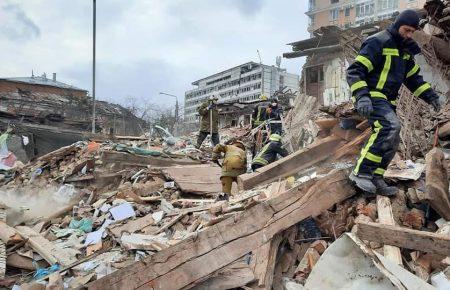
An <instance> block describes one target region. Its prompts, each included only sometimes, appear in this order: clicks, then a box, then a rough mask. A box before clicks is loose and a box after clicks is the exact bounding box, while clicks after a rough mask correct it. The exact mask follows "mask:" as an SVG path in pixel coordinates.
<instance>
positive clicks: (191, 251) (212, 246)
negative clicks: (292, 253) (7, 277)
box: [88, 170, 354, 290]
mask: <svg viewBox="0 0 450 290" xmlns="http://www.w3.org/2000/svg"><path fill="white" fill-rule="evenodd" d="M353 194H354V188H353V186H351V185H350V183H349V181H348V172H347V171H346V170H339V171H334V172H332V173H330V174H329V175H327V176H325V177H323V178H320V179H313V180H310V181H308V182H305V183H303V184H301V185H299V186H297V187H295V188H292V189H290V190H289V191H287V192H285V193H282V194H280V195H279V196H277V197H275V198H273V199H271V200H268V201H266V202H261V203H259V204H257V205H255V206H253V207H251V208H249V209H247V210H245V211H243V212H241V213H238V214H236V215H235V216H234V217H233V218H228V219H225V220H223V221H221V222H219V223H217V224H216V225H214V226H211V227H208V228H206V229H205V230H203V231H201V232H199V233H198V234H197V235H196V236H195V237H189V238H186V239H184V240H182V241H181V242H179V243H178V244H175V245H173V246H171V247H169V248H167V249H164V250H162V251H160V252H157V253H155V254H154V255H152V256H149V257H146V258H145V259H144V261H139V262H136V263H134V264H132V265H131V266H129V267H126V268H124V269H120V270H118V271H116V272H114V273H112V274H110V275H107V276H105V277H103V278H101V279H99V280H97V281H94V282H92V283H90V284H89V285H88V287H89V289H111V290H113V289H148V288H150V287H153V288H155V289H163V288H164V289H180V288H183V287H186V288H189V287H193V286H195V283H197V282H196V281H198V280H199V279H201V278H202V277H206V276H208V275H210V274H211V273H213V272H215V271H217V270H219V269H221V268H223V267H225V266H227V265H229V264H231V263H233V262H234V261H236V260H237V259H239V258H240V257H243V256H245V255H246V254H247V253H249V252H251V251H253V250H255V249H257V248H258V247H260V246H262V245H263V244H265V243H267V241H268V240H270V239H271V238H272V237H274V236H275V235H276V234H277V233H279V232H281V231H283V230H285V229H287V228H289V227H291V226H292V225H295V224H297V223H298V222H299V221H301V220H303V219H305V218H307V217H309V216H317V215H319V214H320V213H321V212H322V211H324V210H326V209H328V208H330V207H331V206H333V205H334V204H335V203H337V202H341V201H343V200H344V199H346V198H348V197H350V196H352V195H353Z"/></svg>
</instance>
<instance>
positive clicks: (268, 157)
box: [252, 134, 289, 171]
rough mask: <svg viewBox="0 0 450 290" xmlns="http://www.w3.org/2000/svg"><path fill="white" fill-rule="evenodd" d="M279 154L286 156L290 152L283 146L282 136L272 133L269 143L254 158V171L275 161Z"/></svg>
mask: <svg viewBox="0 0 450 290" xmlns="http://www.w3.org/2000/svg"><path fill="white" fill-rule="evenodd" d="M277 155H280V156H282V157H286V156H288V155H289V152H288V151H287V150H286V149H284V148H283V147H282V143H281V136H280V135H278V134H272V135H270V137H269V143H267V144H266V145H264V147H263V148H262V149H261V151H260V152H259V153H258V154H257V155H256V157H255V158H254V159H253V161H252V169H253V171H254V170H256V169H258V168H261V167H263V166H266V165H267V164H270V163H272V162H274V161H275V160H276V159H277Z"/></svg>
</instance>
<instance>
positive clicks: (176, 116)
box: [159, 92, 179, 123]
mask: <svg viewBox="0 0 450 290" xmlns="http://www.w3.org/2000/svg"><path fill="white" fill-rule="evenodd" d="M159 94H160V95H166V96H169V97H173V98H175V100H176V103H175V122H176V123H178V113H179V112H178V110H179V107H178V97H177V96H175V95H172V94H168V93H164V92H159Z"/></svg>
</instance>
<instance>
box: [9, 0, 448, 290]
mask: <svg viewBox="0 0 450 290" xmlns="http://www.w3.org/2000/svg"><path fill="white" fill-rule="evenodd" d="M439 3H440V4H439ZM449 3H450V2H448V1H447V2H445V4H444V3H443V2H441V1H435V0H433V1H427V4H426V6H425V10H426V11H428V13H429V14H428V16H427V18H428V20H429V21H428V23H427V25H428V26H427V27H428V28H427V29H424V30H423V33H425V34H427V35H423V33H422V34H421V35H418V36H417V37H418V38H419V37H420V39H421V42H420V43H421V46H422V51H423V52H424V58H425V60H424V61H425V62H427V63H428V64H430V66H431V67H432V68H433V69H436V70H438V71H439V72H444V71H445V72H447V71H448V63H445V65H442V66H439V67H436V63H439V61H440V60H446V54H448V51H447V52H446V51H445V50H442V48H443V47H444V48H445V47H446V46H445V44H442V41H443V40H444V39H445V40H447V39H448V37H449V35H448V17H450V15H449V13H448V12H449V7H448V5H449ZM442 5H447V6H442ZM430 11H431V12H430ZM381 24H382V25H381V27H386V26H387V25H388V24H389V20H384V21H382V22H381ZM435 28H439V30H436V29H435ZM321 31H322V32H323V33H324V35H325V36H324V39H327V40H326V42H333V43H331V45H332V46H333V47H334V46H335V45H338V46H339V47H340V48H339V51H341V52H342V56H343V58H342V60H344V58H345V59H348V60H350V59H353V58H354V57H355V53H356V51H357V49H358V48H359V46H360V45H361V41H362V40H363V37H365V36H366V35H363V34H361V31H360V29H359V30H358V29H353V28H352V29H349V30H344V31H341V30H340V29H338V28H331V27H328V28H323V29H322V30H321ZM327 35H328V36H330V35H331V36H332V37H329V38H328V37H327ZM317 39H318V37H314V38H313V39H312V40H311V41H307V43H305V42H299V43H297V44H294V47H296V49H297V50H296V51H294V52H293V53H290V54H289V55H290V56H292V57H295V56H296V55H299V54H303V53H304V51H303V50H302V47H303V46H304V45H311V43H312V42H314V41H315V40H317ZM444 42H445V41H444ZM447 44H448V43H447ZM316 46H317V47H316ZM314 47H315V48H314V49H316V48H317V49H318V52H317V53H318V54H317V55H318V57H317V58H316V59H313V58H309V59H308V64H311V65H312V64H314V63H317V62H319V61H320V59H321V57H322V56H323V57H326V56H324V51H328V49H330V47H328V48H326V49H325V50H323V49H324V47H322V46H319V43H315V44H314ZM333 47H331V48H333ZM308 49H310V48H305V49H304V50H305V51H306V50H308ZM431 52H433V53H431ZM434 52H436V53H434ZM339 75H340V76H339V77H337V79H340V78H341V77H342V75H341V74H339ZM441 78H445V80H446V81H447V82H448V75H447V76H446V75H444V74H442V75H441ZM302 86H306V88H305V90H302V88H300V91H302V92H303V93H300V94H299V95H298V96H297V97H295V96H293V97H295V98H292V102H291V103H290V104H289V106H288V107H287V110H286V112H285V113H284V115H283V118H281V122H282V125H283V129H284V132H283V133H282V140H283V143H284V146H285V147H286V149H287V151H289V152H290V155H288V156H286V157H284V158H281V159H278V160H276V161H274V162H273V163H270V164H268V165H266V166H263V167H261V168H258V169H256V170H255V171H253V172H252V171H251V170H250V168H249V170H248V171H247V172H246V173H244V174H241V175H239V176H238V177H237V183H238V186H237V187H233V188H232V194H231V195H230V196H224V195H222V194H219V193H221V190H222V184H221V180H220V177H221V174H222V173H221V168H220V167H219V166H217V165H216V164H215V163H213V162H212V147H211V146H210V145H209V143H210V142H208V140H206V141H205V142H203V145H202V147H201V148H200V149H198V148H195V147H194V146H193V144H194V143H195V140H196V135H195V133H192V134H190V135H186V136H177V137H174V136H172V135H171V134H170V133H169V132H168V131H167V130H165V129H164V128H162V127H159V128H158V130H157V131H156V133H157V134H159V135H161V137H151V138H150V137H149V136H148V135H144V136H121V137H120V136H115V137H114V136H109V137H105V136H103V137H102V138H98V136H90V137H88V138H84V139H83V140H86V141H78V142H75V143H73V144H70V145H67V146H62V147H61V146H59V147H58V148H52V149H51V150H45V153H43V152H44V151H42V152H41V153H40V154H39V155H38V156H35V158H34V159H32V161H30V162H28V163H22V162H21V161H20V158H15V155H17V156H20V154H19V153H17V154H16V152H13V151H12V150H8V148H7V147H4V146H3V149H4V153H5V154H4V155H2V156H4V158H3V159H2V160H0V163H1V169H2V170H1V172H0V193H1V194H0V286H2V287H9V288H11V287H14V288H15V289H19V288H18V287H19V285H21V289H66V288H70V289H72V288H73V289H75V288H80V287H84V288H88V289H91V290H95V289H99V290H100V289H147V288H152V289H231V288H238V289H283V288H284V289H310V290H311V289H377V290H378V289H434V287H433V286H432V285H434V286H435V287H436V288H437V289H447V288H445V287H448V283H449V282H448V281H449V275H450V258H449V257H450V201H449V176H448V172H447V168H448V165H449V164H448V162H447V159H448V156H449V155H448V151H447V149H449V148H450V142H449V141H450V105H445V106H444V108H443V109H442V110H441V112H439V113H438V114H436V115H435V116H433V118H431V117H432V116H431V113H430V111H429V110H428V109H424V108H425V107H424V106H422V105H423V104H422V103H421V102H422V101H420V100H417V98H413V97H412V95H411V94H409V93H408V92H407V91H406V90H404V89H402V90H401V91H400V98H399V106H398V114H399V117H400V118H401V119H402V121H403V125H404V127H403V129H402V133H401V139H402V147H401V150H400V151H399V152H398V153H397V157H396V158H395V160H394V161H393V162H392V163H391V164H390V166H389V168H388V170H387V171H386V173H385V177H387V178H388V179H389V180H388V182H389V184H390V185H393V186H396V187H398V189H399V193H398V194H397V195H396V196H395V197H392V198H388V197H383V196H367V195H365V194H364V193H362V192H359V191H357V190H355V187H354V186H353V185H352V184H351V183H350V181H349V179H348V176H349V173H350V167H352V166H353V164H354V162H355V159H356V157H357V155H358V153H359V151H360V150H361V147H362V146H363V144H364V142H366V140H367V139H368V138H369V136H370V135H371V128H370V124H369V123H368V122H367V121H366V120H363V119H362V118H361V117H359V116H358V115H357V114H356V112H355V110H354V108H353V104H352V103H351V102H349V101H347V100H348V99H349V98H344V97H345V95H339V94H333V96H331V95H330V98H331V99H332V102H331V101H330V102H328V101H326V100H324V99H323V98H322V96H319V97H317V96H310V95H307V94H306V93H304V92H307V91H308V90H307V89H312V87H311V84H308V83H306V82H304V84H302ZM341 89H345V90H346V91H348V88H341ZM315 90H316V91H320V88H316V89H315ZM325 91H326V90H325ZM325 91H324V93H325ZM318 94H319V92H318ZM319 95H320V94H319ZM340 99H345V100H344V101H342V102H340V101H339V100H340ZM325 101H326V102H325ZM338 101H339V102H338ZM257 103H258V102H256V101H255V102H254V103H252V104H251V106H250V105H249V106H247V105H245V104H242V105H243V107H242V108H243V110H238V109H236V110H233V111H229V112H228V113H227V114H225V113H224V114H223V115H230V116H231V115H233V116H234V117H237V115H239V112H248V111H251V110H249V109H251V108H253V106H254V105H256V104H257ZM238 105H239V104H238ZM221 106H222V107H228V108H231V107H236V108H240V107H239V106H236V104H235V103H233V104H231V103H230V104H225V103H224V104H222V105H221ZM23 114H24V113H23V112H22V113H20V114H19V113H18V116H19V115H20V116H22V115H23ZM234 117H233V118H234ZM225 123H226V126H228V127H227V128H223V129H222V130H221V131H220V136H221V139H222V140H221V141H222V143H224V142H226V141H229V140H236V139H237V140H240V141H242V142H243V143H244V144H245V146H246V148H247V149H249V148H252V145H254V144H253V143H252V142H255V140H254V137H255V136H254V135H255V132H254V131H255V128H254V129H253V130H252V129H251V128H250V127H249V126H244V125H243V124H241V125H237V126H238V127H233V125H232V126H231V127H230V126H229V125H230V124H228V123H230V122H228V123H227V122H225ZM82 124H84V125H86V124H85V122H83V123H82ZM231 124H234V122H231ZM252 132H253V133H252ZM66 133H67V132H66ZM4 134H6V135H1V136H0V139H2V140H6V139H7V138H8V134H9V133H4ZM262 135H264V134H261V136H260V137H261V138H262ZM432 136H434V138H430V137H432ZM10 137H11V138H13V136H12V135H11V136H10ZM16 137H17V136H16ZM207 138H210V137H207ZM430 140H433V142H432V143H430ZM0 141H1V140H0ZM20 141H21V142H22V141H23V144H25V143H27V144H29V143H32V142H33V139H32V138H29V136H28V135H23V136H22V135H21V136H20ZM5 144H7V143H5ZM27 144H25V145H27ZM259 145H263V144H259ZM438 147H442V148H438ZM11 148H12V147H11ZM248 151H252V150H248ZM249 155H251V154H250V153H249ZM424 157H425V160H424V159H423V158H424ZM446 157H447V158H446ZM250 158H251V156H248V159H250ZM25 162H26V161H25ZM249 163H251V162H249ZM218 165H222V166H224V164H220V162H219V164H218ZM228 197H229V199H227V198H228ZM33 276H34V278H33Z"/></svg>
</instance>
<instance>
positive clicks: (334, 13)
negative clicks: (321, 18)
mask: <svg viewBox="0 0 450 290" xmlns="http://www.w3.org/2000/svg"><path fill="white" fill-rule="evenodd" d="M338 17H339V9H338V8H336V9H332V10H330V21H335V20H337V19H338Z"/></svg>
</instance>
